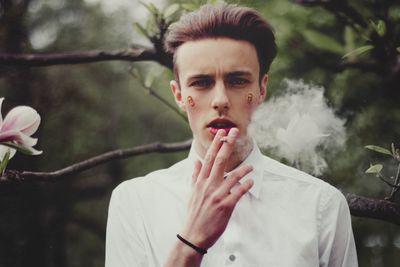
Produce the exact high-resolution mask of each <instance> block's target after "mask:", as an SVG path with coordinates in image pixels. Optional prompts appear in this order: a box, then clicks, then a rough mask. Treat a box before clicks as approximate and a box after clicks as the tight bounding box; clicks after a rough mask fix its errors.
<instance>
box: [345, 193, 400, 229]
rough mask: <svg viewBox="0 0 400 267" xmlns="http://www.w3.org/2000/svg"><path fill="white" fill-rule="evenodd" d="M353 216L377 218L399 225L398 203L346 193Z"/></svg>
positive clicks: (399, 212)
mask: <svg viewBox="0 0 400 267" xmlns="http://www.w3.org/2000/svg"><path fill="white" fill-rule="evenodd" d="M346 199H347V202H348V203H349V207H350V212H351V214H352V215H353V216H357V217H364V218H372V219H378V220H382V221H386V222H390V223H394V224H397V225H400V204H398V203H394V202H390V201H387V200H380V199H372V198H367V197H361V196H357V195H353V194H347V195H346Z"/></svg>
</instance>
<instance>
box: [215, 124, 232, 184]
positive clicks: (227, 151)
mask: <svg viewBox="0 0 400 267" xmlns="http://www.w3.org/2000/svg"><path fill="white" fill-rule="evenodd" d="M238 135H239V130H238V129H237V128H232V129H231V130H230V131H229V134H228V136H226V137H227V138H224V139H223V140H225V141H224V142H223V144H222V146H221V148H220V150H219V151H218V153H217V155H216V157H215V160H214V164H213V168H212V170H211V173H210V178H212V179H215V180H217V181H222V180H223V178H224V171H225V169H226V165H227V164H228V160H229V157H230V155H231V154H232V151H233V148H234V147H235V142H236V138H237V136H238Z"/></svg>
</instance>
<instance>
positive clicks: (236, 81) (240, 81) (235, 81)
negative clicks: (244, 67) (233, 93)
mask: <svg viewBox="0 0 400 267" xmlns="http://www.w3.org/2000/svg"><path fill="white" fill-rule="evenodd" d="M228 83H229V85H231V86H239V87H240V86H244V85H247V84H249V83H250V81H249V80H248V79H245V78H230V79H229V80H228Z"/></svg>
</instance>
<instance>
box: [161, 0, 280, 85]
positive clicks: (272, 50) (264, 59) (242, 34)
mask: <svg viewBox="0 0 400 267" xmlns="http://www.w3.org/2000/svg"><path fill="white" fill-rule="evenodd" d="M220 37H227V38H231V39H235V40H244V41H248V42H250V43H251V44H253V45H254V47H255V48H256V51H257V57H258V61H259V65H260V80H261V79H262V76H263V75H264V74H265V73H267V72H268V71H269V67H270V66H271V63H272V61H273V59H274V58H275V56H276V54H277V49H276V44H275V37H274V33H273V31H272V27H271V26H270V25H269V24H268V23H267V22H266V21H265V20H264V19H263V18H261V16H260V15H259V14H258V13H257V12H256V11H255V10H254V9H251V8H248V7H239V6H236V5H226V4H224V5H216V6H212V5H204V6H202V7H201V8H200V9H199V10H197V11H194V12H190V13H187V14H185V15H183V16H182V17H181V19H180V20H179V21H178V22H176V23H174V24H172V25H171V27H170V28H169V31H168V33H167V36H166V38H165V42H164V45H165V50H166V51H167V52H168V53H170V54H172V55H173V61H174V73H175V76H176V78H177V79H178V70H177V66H176V56H175V52H176V50H177V49H178V48H179V46H181V45H182V44H184V43H186V42H189V41H195V40H200V39H206V38H220Z"/></svg>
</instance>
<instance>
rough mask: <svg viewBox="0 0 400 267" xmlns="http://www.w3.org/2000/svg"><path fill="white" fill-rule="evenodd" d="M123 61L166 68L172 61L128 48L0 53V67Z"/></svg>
mask: <svg viewBox="0 0 400 267" xmlns="http://www.w3.org/2000/svg"><path fill="white" fill-rule="evenodd" d="M110 60H123V61H129V62H136V61H155V62H158V63H160V64H161V65H163V66H166V67H168V68H171V67H172V61H171V62H170V60H169V59H168V58H166V56H165V54H162V53H160V52H159V51H155V50H153V49H145V48H128V49H117V50H108V51H106V50H92V51H76V52H69V53H68V52H66V53H52V54H7V53H0V65H7V66H25V67H45V66H53V65H64V64H83V63H93V62H100V61H110Z"/></svg>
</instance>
